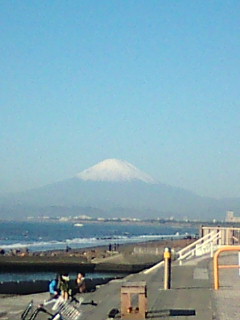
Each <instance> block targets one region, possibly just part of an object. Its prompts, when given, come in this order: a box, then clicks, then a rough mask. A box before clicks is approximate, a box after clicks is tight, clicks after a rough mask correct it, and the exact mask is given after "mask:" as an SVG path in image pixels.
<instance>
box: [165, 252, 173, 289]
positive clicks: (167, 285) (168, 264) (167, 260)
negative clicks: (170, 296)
mask: <svg viewBox="0 0 240 320" xmlns="http://www.w3.org/2000/svg"><path fill="white" fill-rule="evenodd" d="M170 288H171V249H170V248H165V250H164V290H168V289H170Z"/></svg>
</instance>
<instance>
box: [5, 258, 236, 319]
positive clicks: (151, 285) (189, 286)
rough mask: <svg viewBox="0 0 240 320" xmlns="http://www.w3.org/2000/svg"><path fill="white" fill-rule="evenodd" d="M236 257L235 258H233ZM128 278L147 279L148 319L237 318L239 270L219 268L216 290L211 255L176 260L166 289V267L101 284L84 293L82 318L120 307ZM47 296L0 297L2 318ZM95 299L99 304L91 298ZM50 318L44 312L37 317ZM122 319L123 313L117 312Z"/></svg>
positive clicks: (103, 316)
mask: <svg viewBox="0 0 240 320" xmlns="http://www.w3.org/2000/svg"><path fill="white" fill-rule="evenodd" d="M233 259H235V262H233ZM220 260H221V263H226V262H224V261H228V263H229V261H230V262H231V263H234V264H236V263H237V258H236V254H235V258H233V256H232V255H231V256H227V257H223V258H221V259H220ZM127 281H146V283H147V291H148V319H154V320H157V319H159V320H163V319H164V320H167V319H172V320H178V319H179V320H180V319H181V320H186V319H188V320H190V319H193V320H228V319H231V320H237V319H239V316H238V309H239V294H240V277H239V273H238V270H237V269H235V270H222V271H221V272H220V290H218V291H214V290H213V285H212V283H213V277H212V259H203V258H201V259H194V260H191V261H189V262H187V263H185V264H184V265H183V266H179V265H178V264H173V268H172V288H171V289H170V290H163V267H159V268H156V269H155V270H154V271H152V272H149V273H144V272H141V273H138V274H133V275H129V276H128V277H126V278H124V279H121V280H114V281H111V282H110V283H108V284H106V285H103V286H100V287H99V288H97V290H96V291H95V292H89V293H85V294H83V295H82V297H83V298H84V303H83V304H82V305H81V307H80V309H81V311H82V316H81V319H82V320H106V319H108V313H109V311H110V310H111V309H113V308H116V309H118V310H120V288H121V286H122V284H124V283H125V282H127ZM46 298H48V293H43V294H36V295H31V296H15V297H5V298H4V297H1V298H0V320H15V319H16V320H17V319H20V315H21V313H22V311H23V309H24V308H25V306H26V305H27V303H28V302H29V301H30V300H31V299H33V300H34V302H35V305H37V304H38V303H40V302H42V301H43V300H44V299H46ZM91 300H94V301H95V302H96V303H97V306H94V305H92V304H91V303H90V302H91ZM45 319H48V317H47V316H45V315H42V316H41V317H40V316H39V317H37V320H45ZM116 319H120V315H117V316H116Z"/></svg>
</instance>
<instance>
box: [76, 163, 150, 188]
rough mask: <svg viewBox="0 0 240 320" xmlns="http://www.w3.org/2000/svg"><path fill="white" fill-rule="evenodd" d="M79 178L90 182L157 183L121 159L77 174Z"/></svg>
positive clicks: (99, 164)
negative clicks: (136, 181) (135, 181)
mask: <svg viewBox="0 0 240 320" xmlns="http://www.w3.org/2000/svg"><path fill="white" fill-rule="evenodd" d="M77 178H79V179H82V180H85V181H86V180H90V181H111V182H121V181H133V180H140V181H143V182H146V183H155V181H154V179H153V178H152V177H151V176H149V175H148V174H146V173H145V172H143V171H141V170H139V169H137V168H136V167H135V166H133V165H132V164H131V163H129V162H127V161H125V160H119V159H106V160H104V161H102V162H99V163H97V164H96V165H94V166H93V167H90V168H88V169H86V170H84V171H82V172H80V173H78V174H77Z"/></svg>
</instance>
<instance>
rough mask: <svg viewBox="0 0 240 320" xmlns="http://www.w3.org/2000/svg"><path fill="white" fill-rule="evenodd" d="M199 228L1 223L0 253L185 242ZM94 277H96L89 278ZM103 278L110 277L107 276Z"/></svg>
mask: <svg viewBox="0 0 240 320" xmlns="http://www.w3.org/2000/svg"><path fill="white" fill-rule="evenodd" d="M197 232H198V230H197V229H196V228H191V227H172V226H169V225H162V224H159V225H158V224H145V225H144V224H124V225H123V224H120V223H110V222H103V223H90V222H86V223H83V225H80V226H76V225H74V223H70V222H25V221H16V222H13V221H12V222H9V221H2V222H1V223H0V249H4V250H5V251H9V250H13V249H24V248H28V250H29V251H46V250H58V249H63V250H64V249H66V247H70V248H72V249H77V248H89V247H95V246H103V245H109V244H119V245H120V244H126V243H139V242H145V241H150V240H160V239H169V238H174V239H177V238H183V237H185V236H186V235H195V234H196V233H197ZM52 276H53V275H51V274H50V273H49V274H43V273H41V274H40V273H39V274H36V273H34V274H12V273H9V274H7V273H0V281H7V279H8V280H10V281H11V280H12V279H14V280H26V279H35V280H37V279H46V278H47V279H49V278H51V277H52ZM86 276H89V277H90V276H91V277H95V276H96V275H86ZM104 276H110V274H106V275H104Z"/></svg>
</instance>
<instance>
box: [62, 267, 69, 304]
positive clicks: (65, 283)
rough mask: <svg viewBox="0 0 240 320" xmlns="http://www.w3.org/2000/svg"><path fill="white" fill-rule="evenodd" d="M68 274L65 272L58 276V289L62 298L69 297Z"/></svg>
mask: <svg viewBox="0 0 240 320" xmlns="http://www.w3.org/2000/svg"><path fill="white" fill-rule="evenodd" d="M69 280H70V279H69V276H68V274H67V273H65V274H63V275H61V276H60V283H59V289H60V291H61V296H62V297H63V299H64V300H68V298H69Z"/></svg>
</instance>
